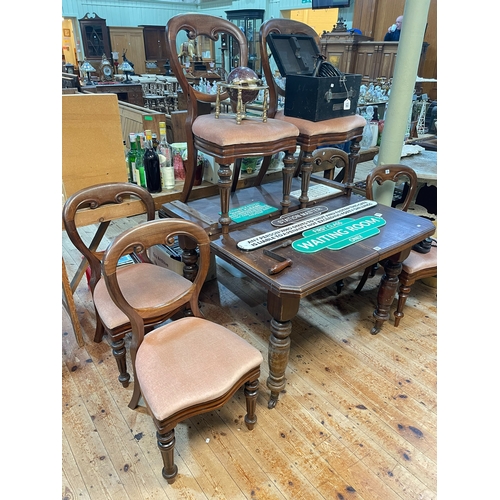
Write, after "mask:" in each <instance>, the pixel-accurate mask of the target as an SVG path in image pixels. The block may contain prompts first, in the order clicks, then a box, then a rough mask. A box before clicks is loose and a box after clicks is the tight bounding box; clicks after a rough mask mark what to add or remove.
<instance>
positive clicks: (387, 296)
mask: <svg viewBox="0 0 500 500" xmlns="http://www.w3.org/2000/svg"><path fill="white" fill-rule="evenodd" d="M382 265H383V266H384V270H385V273H384V275H383V276H382V279H381V280H380V285H379V289H378V295H377V308H376V309H375V311H373V316H374V318H375V325H374V327H373V328H372V329H371V334H372V335H376V334H377V333H378V332H379V331H380V329H381V328H382V325H383V324H384V321H387V320H388V319H389V310H390V308H391V305H392V303H393V301H394V297H395V296H396V290H397V288H398V284H399V278H398V276H399V273H400V272H401V269H402V267H403V266H402V264H401V262H396V261H394V260H391V259H386V260H385V261H384V262H383V264H382Z"/></svg>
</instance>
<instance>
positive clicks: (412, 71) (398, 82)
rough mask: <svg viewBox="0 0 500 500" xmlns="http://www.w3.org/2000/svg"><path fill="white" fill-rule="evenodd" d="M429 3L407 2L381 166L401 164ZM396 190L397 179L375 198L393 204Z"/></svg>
mask: <svg viewBox="0 0 500 500" xmlns="http://www.w3.org/2000/svg"><path fill="white" fill-rule="evenodd" d="M429 5H430V0H406V3H405V8H404V13H403V25H402V29H401V37H400V39H399V46H398V52H397V55H396V64H395V66H394V76H393V80H392V87H391V94H390V97H389V102H388V105H387V113H386V116H385V123H384V132H383V134H382V139H381V142H380V150H379V153H378V161H377V164H378V165H388V164H390V163H399V162H400V160H401V149H402V147H403V141H404V136H405V133H406V126H407V124H408V116H409V113H410V109H411V106H412V97H413V91H414V88H415V82H416V79H417V70H418V63H419V61H420V53H421V51H422V42H423V41H424V33H425V27H426V26H427V16H428V13H429ZM393 193H394V183H393V182H385V183H384V184H383V185H382V186H378V185H377V184H376V185H375V186H374V197H375V199H376V200H377V201H378V202H379V203H382V204H383V205H388V206H390V205H391V202H392V195H393Z"/></svg>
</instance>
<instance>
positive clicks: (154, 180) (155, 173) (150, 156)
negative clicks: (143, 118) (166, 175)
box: [144, 130, 161, 193]
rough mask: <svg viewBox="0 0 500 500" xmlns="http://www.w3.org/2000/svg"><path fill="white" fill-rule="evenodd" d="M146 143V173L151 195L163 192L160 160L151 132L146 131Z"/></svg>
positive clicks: (147, 185)
mask: <svg viewBox="0 0 500 500" xmlns="http://www.w3.org/2000/svg"><path fill="white" fill-rule="evenodd" d="M145 133H146V140H145V141H144V172H145V174H146V189H147V190H148V191H149V192H150V193H160V192H161V178H160V159H159V158H158V153H157V152H156V151H155V150H154V148H153V134H152V133H151V130H145Z"/></svg>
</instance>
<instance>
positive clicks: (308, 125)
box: [274, 110, 366, 136]
mask: <svg viewBox="0 0 500 500" xmlns="http://www.w3.org/2000/svg"><path fill="white" fill-rule="evenodd" d="M274 118H276V119H277V120H283V121H285V122H287V123H292V124H293V125H295V126H296V127H297V128H298V129H299V133H300V134H301V135H306V136H318V135H323V134H345V133H347V132H350V131H351V130H353V129H357V128H360V127H361V128H364V126H365V125H366V120H365V119H364V118H363V117H362V116H361V115H351V116H342V117H340V118H332V119H331V120H322V121H319V122H312V121H310V120H304V119H303V118H295V117H293V116H285V113H284V112H283V110H280V111H278V112H277V113H276V115H275V116H274Z"/></svg>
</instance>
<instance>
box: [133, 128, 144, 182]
mask: <svg viewBox="0 0 500 500" xmlns="http://www.w3.org/2000/svg"><path fill="white" fill-rule="evenodd" d="M135 146H136V157H135V179H136V182H137V185H138V186H142V187H144V188H145V187H146V175H145V173H144V149H142V147H141V136H140V134H137V135H136V136H135Z"/></svg>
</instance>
